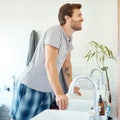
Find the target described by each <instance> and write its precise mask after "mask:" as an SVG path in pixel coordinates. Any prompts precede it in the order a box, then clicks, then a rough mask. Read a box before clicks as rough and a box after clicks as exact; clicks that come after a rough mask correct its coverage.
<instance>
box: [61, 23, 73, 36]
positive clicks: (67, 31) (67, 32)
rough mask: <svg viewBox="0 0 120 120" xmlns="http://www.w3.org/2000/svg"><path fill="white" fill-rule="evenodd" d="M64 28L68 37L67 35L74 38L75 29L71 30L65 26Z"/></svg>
mask: <svg viewBox="0 0 120 120" xmlns="http://www.w3.org/2000/svg"><path fill="white" fill-rule="evenodd" d="M62 28H63V30H64V31H65V33H66V35H67V36H68V37H71V36H72V34H73V32H74V31H73V29H71V27H70V26H68V25H63V26H62Z"/></svg>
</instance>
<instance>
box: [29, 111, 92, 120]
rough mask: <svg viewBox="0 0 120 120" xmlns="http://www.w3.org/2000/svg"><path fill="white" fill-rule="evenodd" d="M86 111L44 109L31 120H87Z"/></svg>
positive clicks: (87, 114)
mask: <svg viewBox="0 0 120 120" xmlns="http://www.w3.org/2000/svg"><path fill="white" fill-rule="evenodd" d="M89 117H90V116H89V113H88V112H79V111H69V110H45V111H43V112H42V113H40V114H38V115H37V116H35V117H34V118H32V119H31V120H89Z"/></svg>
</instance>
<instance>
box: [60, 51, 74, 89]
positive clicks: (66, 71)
mask: <svg viewBox="0 0 120 120" xmlns="http://www.w3.org/2000/svg"><path fill="white" fill-rule="evenodd" d="M70 57H71V54H70V53H69V54H68V56H67V58H66V60H65V62H64V64H63V66H62V70H63V75H64V78H65V81H66V83H67V86H68V88H69V86H70V83H71V81H72V65H71V60H70Z"/></svg>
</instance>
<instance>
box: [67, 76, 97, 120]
mask: <svg viewBox="0 0 120 120" xmlns="http://www.w3.org/2000/svg"><path fill="white" fill-rule="evenodd" d="M83 79H85V80H89V81H90V82H91V83H92V86H93V90H94V110H95V116H94V119H93V120H98V118H99V107H98V97H97V85H96V83H95V81H93V80H92V79H91V78H90V77H86V76H78V77H76V78H75V79H74V80H73V81H72V82H71V84H70V88H69V90H68V93H74V87H75V83H78V82H80V81H81V80H83Z"/></svg>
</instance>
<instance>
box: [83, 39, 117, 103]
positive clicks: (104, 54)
mask: <svg viewBox="0 0 120 120" xmlns="http://www.w3.org/2000/svg"><path fill="white" fill-rule="evenodd" d="M89 44H90V46H91V49H90V50H89V51H88V52H87V54H86V55H85V59H86V60H87V62H88V61H90V60H92V59H93V58H94V59H95V60H96V63H97V66H98V68H99V69H101V70H102V71H103V72H105V77H106V80H107V89H108V91H109V98H108V101H109V102H110V103H111V92H110V83H109V77H108V66H107V65H106V64H105V63H106V61H107V60H108V59H112V60H115V61H116V58H115V57H114V55H113V52H112V50H110V49H109V48H108V47H107V46H105V45H103V44H99V43H98V42H96V41H91V42H89Z"/></svg>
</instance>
